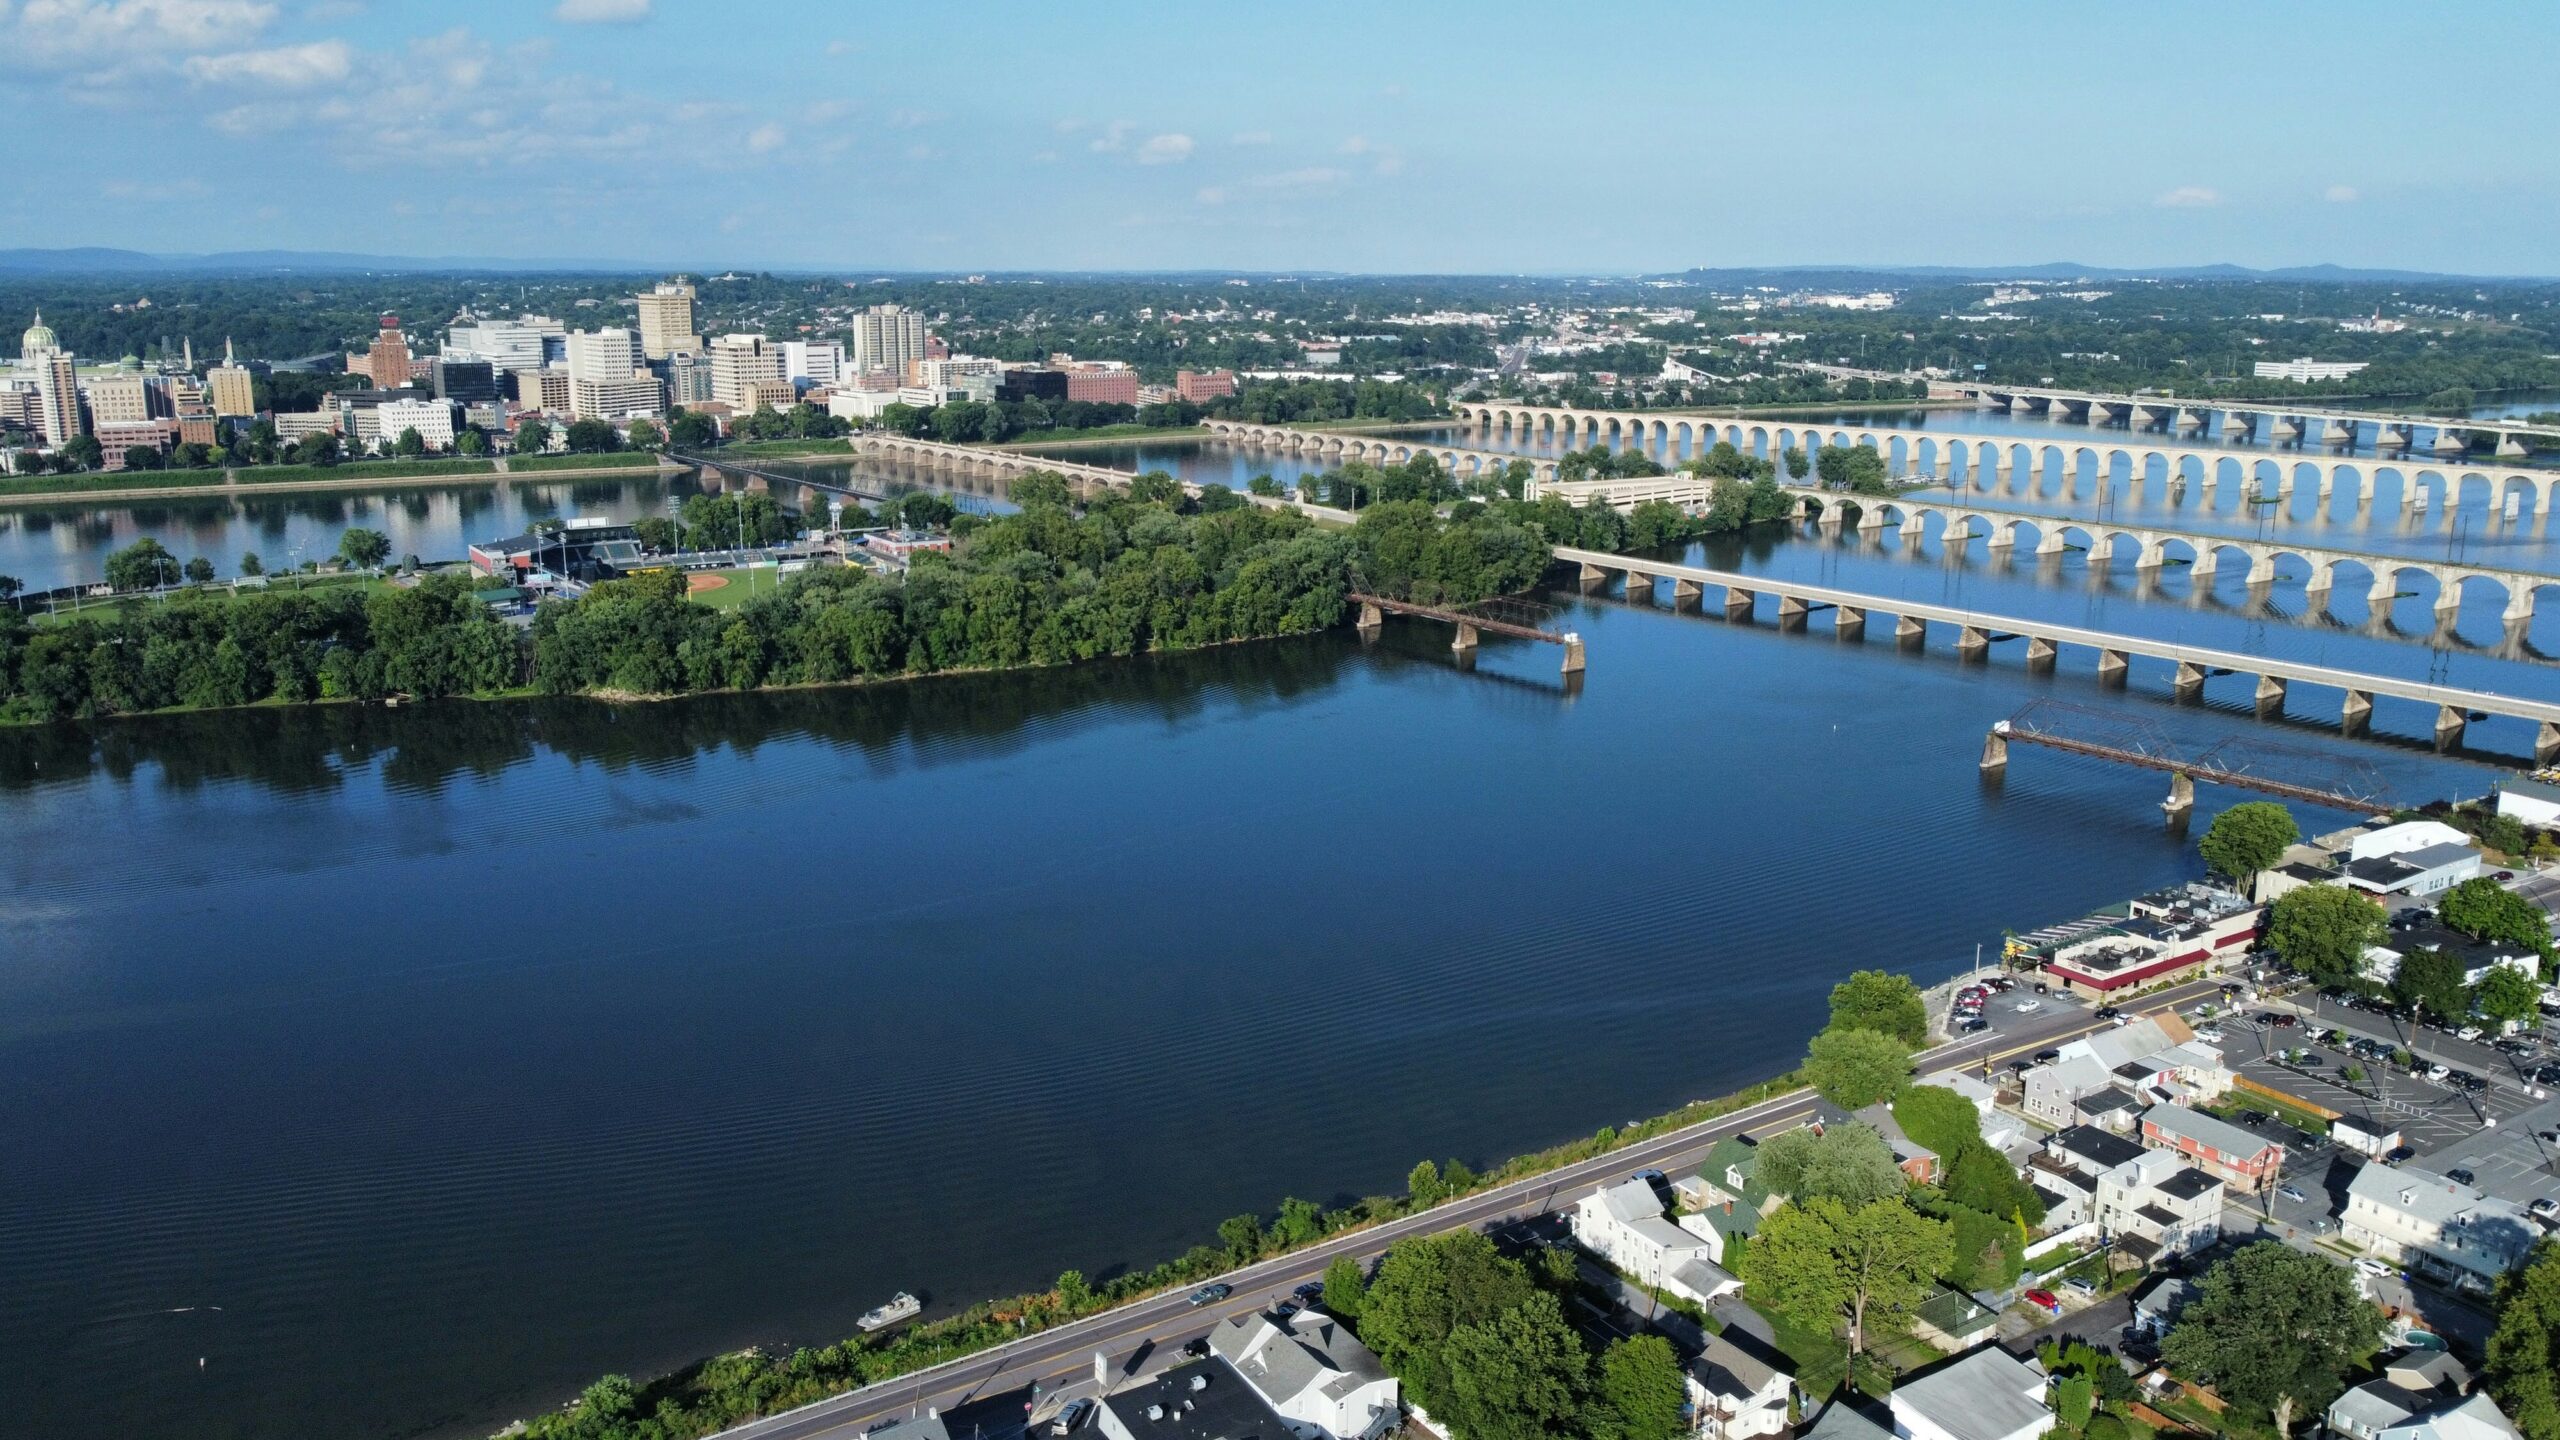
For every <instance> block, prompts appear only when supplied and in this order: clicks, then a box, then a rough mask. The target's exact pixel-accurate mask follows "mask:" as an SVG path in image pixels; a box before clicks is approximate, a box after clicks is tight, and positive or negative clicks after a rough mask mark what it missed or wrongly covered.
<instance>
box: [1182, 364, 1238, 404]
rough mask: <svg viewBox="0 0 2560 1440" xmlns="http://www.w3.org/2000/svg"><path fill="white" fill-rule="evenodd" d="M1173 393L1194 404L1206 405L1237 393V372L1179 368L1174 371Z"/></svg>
mask: <svg viewBox="0 0 2560 1440" xmlns="http://www.w3.org/2000/svg"><path fill="white" fill-rule="evenodd" d="M1173 393H1174V394H1175V395H1177V396H1179V397H1181V398H1182V399H1185V400H1188V401H1190V402H1191V403H1192V404H1194V405H1206V404H1208V403H1209V402H1210V401H1212V400H1221V399H1224V398H1226V397H1227V396H1229V395H1233V394H1234V393H1236V372H1234V371H1233V370H1177V371H1175V372H1173Z"/></svg>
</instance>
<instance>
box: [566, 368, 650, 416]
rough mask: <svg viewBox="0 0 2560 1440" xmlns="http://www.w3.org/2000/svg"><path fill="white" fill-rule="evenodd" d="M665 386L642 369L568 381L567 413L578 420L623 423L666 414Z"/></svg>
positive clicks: (581, 377)
mask: <svg viewBox="0 0 2560 1440" xmlns="http://www.w3.org/2000/svg"><path fill="white" fill-rule="evenodd" d="M666 394H667V392H666V387H665V386H663V385H661V384H660V383H659V382H658V377H657V376H656V375H654V374H652V373H650V372H649V371H648V370H646V369H640V370H633V371H631V372H629V373H628V374H624V375H620V376H612V375H596V376H580V377H578V378H575V379H572V380H571V381H570V382H569V413H570V414H571V415H572V416H574V417H576V418H577V419H580V420H627V419H629V418H631V417H632V416H635V415H660V414H664V413H665V412H666Z"/></svg>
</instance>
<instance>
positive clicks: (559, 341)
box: [444, 315, 569, 372]
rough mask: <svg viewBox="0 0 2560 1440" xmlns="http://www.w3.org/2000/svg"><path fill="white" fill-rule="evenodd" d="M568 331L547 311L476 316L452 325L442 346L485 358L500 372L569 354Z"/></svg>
mask: <svg viewBox="0 0 2560 1440" xmlns="http://www.w3.org/2000/svg"><path fill="white" fill-rule="evenodd" d="M568 333H569V331H568V327H567V326H565V325H562V324H561V323H560V322H559V321H557V320H554V319H552V318H551V317H550V316H548V315H522V316H518V317H517V318H515V319H513V320H479V321H474V322H473V323H471V324H469V325H456V326H454V327H453V329H452V331H451V332H449V334H448V336H447V338H446V341H445V347H444V349H445V353H446V354H448V355H452V356H455V357H456V358H459V359H465V360H486V361H488V362H489V363H490V364H492V365H494V366H496V367H497V368H498V369H499V370H500V371H502V372H503V371H512V370H539V369H541V368H542V367H543V366H545V365H549V364H552V363H554V362H556V361H561V360H566V359H567V358H568Z"/></svg>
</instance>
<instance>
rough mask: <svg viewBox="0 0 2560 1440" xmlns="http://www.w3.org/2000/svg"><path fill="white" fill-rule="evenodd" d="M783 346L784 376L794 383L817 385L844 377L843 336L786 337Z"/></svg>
mask: <svg viewBox="0 0 2560 1440" xmlns="http://www.w3.org/2000/svg"><path fill="white" fill-rule="evenodd" d="M781 348H782V378H783V379H785V380H788V381H790V382H791V383H792V384H794V385H802V386H808V387H811V388H815V387H817V386H820V385H833V384H835V383H836V382H837V381H838V380H840V379H842V378H844V373H845V353H844V342H843V341H841V340H785V341H783V342H782V347H781Z"/></svg>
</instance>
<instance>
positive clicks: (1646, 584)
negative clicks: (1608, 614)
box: [1627, 570, 1653, 605]
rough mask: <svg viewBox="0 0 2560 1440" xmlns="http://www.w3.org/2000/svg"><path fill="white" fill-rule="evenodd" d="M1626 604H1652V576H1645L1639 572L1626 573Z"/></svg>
mask: <svg viewBox="0 0 2560 1440" xmlns="http://www.w3.org/2000/svg"><path fill="white" fill-rule="evenodd" d="M1627 603H1628V604H1630V605H1635V604H1645V605H1650V604H1652V603H1653V577H1652V576H1650V575H1647V574H1645V573H1644V572H1643V571H1641V570H1630V571H1628V572H1627Z"/></svg>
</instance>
